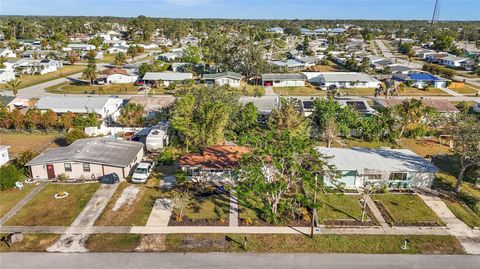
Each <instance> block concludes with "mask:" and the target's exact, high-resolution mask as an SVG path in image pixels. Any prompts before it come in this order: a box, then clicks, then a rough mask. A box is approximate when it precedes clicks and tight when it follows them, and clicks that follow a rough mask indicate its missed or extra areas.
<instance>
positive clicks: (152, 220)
mask: <svg viewBox="0 0 480 269" xmlns="http://www.w3.org/2000/svg"><path fill="white" fill-rule="evenodd" d="M171 216H172V201H171V200H170V199H160V198H159V199H157V200H155V205H154V206H153V208H152V212H151V213H150V216H149V217H148V220H147V224H146V225H145V226H147V227H167V226H168V222H169V221H170V217H171Z"/></svg>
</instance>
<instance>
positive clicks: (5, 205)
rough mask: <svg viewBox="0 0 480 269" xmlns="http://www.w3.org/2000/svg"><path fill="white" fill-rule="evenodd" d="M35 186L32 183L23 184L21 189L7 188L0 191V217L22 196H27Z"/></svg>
mask: <svg viewBox="0 0 480 269" xmlns="http://www.w3.org/2000/svg"><path fill="white" fill-rule="evenodd" d="M33 187H35V185H34V184H24V188H23V189H22V190H19V189H9V190H5V191H0V217H3V216H4V215H5V214H7V213H8V211H10V209H12V208H13V207H14V206H15V205H16V204H18V202H20V200H22V199H23V197H25V196H27V194H29V193H30V191H31V190H32V189H33Z"/></svg>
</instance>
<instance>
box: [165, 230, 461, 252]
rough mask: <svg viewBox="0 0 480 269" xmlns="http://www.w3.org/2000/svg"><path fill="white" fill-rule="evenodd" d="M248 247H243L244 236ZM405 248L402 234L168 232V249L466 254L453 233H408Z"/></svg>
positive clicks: (188, 250) (194, 250)
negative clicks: (412, 234) (402, 247)
mask: <svg viewBox="0 0 480 269" xmlns="http://www.w3.org/2000/svg"><path fill="white" fill-rule="evenodd" d="M245 237H246V238H247V248H246V250H245V249H244V248H243V244H244V238H245ZM408 239H409V240H410V244H409V248H408V249H406V250H402V249H401V246H402V245H403V242H404V240H405V236H400V235H316V236H315V237H314V239H313V240H312V239H310V237H308V236H305V235H291V234H232V235H224V234H168V235H167V237H166V241H165V245H166V250H167V251H168V252H244V251H248V252H258V253H365V254H367V253H368V254H371V253H376V254H388V253H405V254H406V253H408V254H463V253H464V250H463V247H462V246H461V245H460V243H459V242H458V240H457V239H456V238H455V237H453V236H438V235H431V236H408Z"/></svg>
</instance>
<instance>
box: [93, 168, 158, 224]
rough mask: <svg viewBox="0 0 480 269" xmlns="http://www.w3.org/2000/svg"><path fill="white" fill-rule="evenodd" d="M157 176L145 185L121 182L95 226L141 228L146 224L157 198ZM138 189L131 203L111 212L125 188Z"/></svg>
mask: <svg viewBox="0 0 480 269" xmlns="http://www.w3.org/2000/svg"><path fill="white" fill-rule="evenodd" d="M158 178H159V175H158V174H156V175H155V176H153V177H151V178H150V179H149V180H148V182H147V183H146V184H132V183H129V182H122V183H120V186H119V187H118V189H117V191H116V192H115V194H114V195H113V197H112V199H111V200H110V202H108V204H107V207H105V209H104V210H103V212H102V214H101V215H100V217H99V218H98V219H97V220H96V221H95V225H96V226H143V225H145V224H146V223H147V220H148V217H149V216H150V213H151V211H152V208H153V206H154V204H155V200H156V199H157V198H158V196H159V194H160V191H159V190H158ZM127 187H130V188H139V191H138V193H137V195H136V196H135V198H134V199H133V201H132V202H131V203H130V204H129V203H124V204H123V205H121V206H120V207H119V208H118V209H117V210H116V211H113V208H114V207H115V204H116V203H117V200H118V199H119V198H120V197H121V196H122V193H123V191H124V190H125V188H127Z"/></svg>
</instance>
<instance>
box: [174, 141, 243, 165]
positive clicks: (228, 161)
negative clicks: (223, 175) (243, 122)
mask: <svg viewBox="0 0 480 269" xmlns="http://www.w3.org/2000/svg"><path fill="white" fill-rule="evenodd" d="M248 152H250V149H249V148H248V147H242V146H230V145H221V146H211V147H206V148H205V149H204V150H203V153H202V154H199V153H188V154H185V155H183V156H182V157H181V158H180V162H179V165H180V166H202V168H204V169H228V168H232V167H234V166H237V165H238V161H239V160H240V159H241V158H242V155H243V154H245V153H248Z"/></svg>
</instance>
